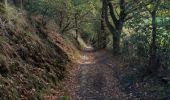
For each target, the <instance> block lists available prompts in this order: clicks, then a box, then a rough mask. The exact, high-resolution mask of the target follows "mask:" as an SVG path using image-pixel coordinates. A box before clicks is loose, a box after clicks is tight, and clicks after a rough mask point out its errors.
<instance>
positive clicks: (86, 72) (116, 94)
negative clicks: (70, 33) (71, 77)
mask: <svg viewBox="0 0 170 100" xmlns="http://www.w3.org/2000/svg"><path fill="white" fill-rule="evenodd" d="M115 66H116V64H115V63H114V60H113V57H112V56H111V53H108V52H106V51H105V50H101V51H98V52H93V50H92V48H86V49H85V50H83V53H82V59H81V62H80V65H79V68H80V69H79V72H78V75H77V76H76V79H77V83H76V84H75V86H76V89H75V90H76V91H75V95H76V96H75V97H74V98H73V100H127V99H128V98H127V96H126V95H125V94H124V93H123V92H121V90H120V88H119V83H118V81H117V79H116V77H115V73H116V71H114V68H115Z"/></svg>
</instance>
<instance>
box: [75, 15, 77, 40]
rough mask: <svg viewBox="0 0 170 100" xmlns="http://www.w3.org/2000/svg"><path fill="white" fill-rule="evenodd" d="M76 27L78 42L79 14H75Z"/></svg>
mask: <svg viewBox="0 0 170 100" xmlns="http://www.w3.org/2000/svg"><path fill="white" fill-rule="evenodd" d="M75 25H76V30H75V31H76V40H78V22H77V13H76V14H75Z"/></svg>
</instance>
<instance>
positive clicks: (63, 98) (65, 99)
mask: <svg viewBox="0 0 170 100" xmlns="http://www.w3.org/2000/svg"><path fill="white" fill-rule="evenodd" d="M61 100H70V99H69V97H68V96H63V97H62V98H61Z"/></svg>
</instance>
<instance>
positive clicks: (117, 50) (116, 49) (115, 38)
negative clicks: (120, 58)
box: [112, 31, 121, 55]
mask: <svg viewBox="0 0 170 100" xmlns="http://www.w3.org/2000/svg"><path fill="white" fill-rule="evenodd" d="M115 33H117V35H115ZM112 34H113V35H112V36H113V37H112V38H113V54H114V55H119V54H120V34H121V32H120V31H117V32H116V31H115V32H114V33H112Z"/></svg>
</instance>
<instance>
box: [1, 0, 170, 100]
mask: <svg viewBox="0 0 170 100" xmlns="http://www.w3.org/2000/svg"><path fill="white" fill-rule="evenodd" d="M87 46H90V47H92V48H93V50H92V51H91V52H97V51H100V50H107V52H108V53H110V55H112V56H113V58H114V59H117V61H119V66H120V67H119V68H120V69H121V70H120V72H118V73H119V74H118V75H117V76H118V77H117V79H118V80H119V83H120V87H122V88H123V89H122V91H123V92H125V93H126V94H132V95H136V96H135V97H136V98H138V99H134V100H169V99H170V0H0V48H1V49H0V99H1V100H20V99H23V100H44V99H45V98H44V96H48V95H51V93H52V92H51V90H52V89H53V90H55V89H56V87H63V86H60V85H59V84H60V83H61V82H62V81H63V80H64V79H65V77H66V76H67V73H68V72H69V70H70V66H72V67H74V66H76V65H71V64H73V63H76V61H77V59H81V53H82V52H83V50H84V49H85V48H87ZM96 59H97V58H96ZM106 60H111V59H106ZM134 84H135V86H136V84H139V87H140V85H141V87H140V90H135V89H134V88H133V87H135V86H134ZM56 90H57V89H56ZM139 91H140V92H139ZM133 92H134V93H133ZM138 92H139V93H138ZM146 93H147V95H149V96H150V97H152V99H151V98H150V97H149V96H146ZM61 98H62V99H63V100H69V96H68V97H67V96H65V95H64V96H63V94H62V97H61ZM45 100H46V99H45ZM49 100H51V99H49ZM52 100H53V99H52ZM54 100H55V99H54ZM71 100H72V99H71ZM73 100H74V99H73ZM80 100H81V99H80ZM82 100H84V99H82ZM85 100H86V99H85ZM90 100H91V99H90ZM94 100H97V99H94ZM104 100H105V99H104ZM106 100H117V99H106ZM118 100H119V99H118ZM120 100H122V99H120ZM125 100H126V99H125ZM128 100H133V99H128Z"/></svg>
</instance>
